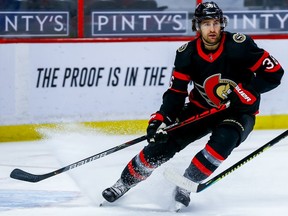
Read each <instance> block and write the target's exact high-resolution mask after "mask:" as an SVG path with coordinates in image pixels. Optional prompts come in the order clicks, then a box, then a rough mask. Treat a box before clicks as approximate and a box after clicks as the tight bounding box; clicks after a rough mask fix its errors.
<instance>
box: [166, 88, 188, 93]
mask: <svg viewBox="0 0 288 216" xmlns="http://www.w3.org/2000/svg"><path fill="white" fill-rule="evenodd" d="M169 89H170V90H171V91H174V92H177V93H182V94H188V91H179V90H177V89H174V88H169Z"/></svg>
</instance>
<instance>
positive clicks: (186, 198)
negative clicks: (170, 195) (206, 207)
mask: <svg viewBox="0 0 288 216" xmlns="http://www.w3.org/2000/svg"><path fill="white" fill-rule="evenodd" d="M190 193H191V192H190V191H188V190H185V189H183V188H180V187H178V186H177V187H176V189H175V196H174V199H175V202H176V204H175V208H176V209H175V210H176V211H179V210H180V209H182V208H183V207H187V206H188V205H189V203H190Z"/></svg>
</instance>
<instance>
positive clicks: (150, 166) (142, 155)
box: [139, 150, 155, 169]
mask: <svg viewBox="0 0 288 216" xmlns="http://www.w3.org/2000/svg"><path fill="white" fill-rule="evenodd" d="M139 158H140V161H141V163H142V164H143V165H144V166H145V167H148V168H150V169H154V168H155V167H154V166H152V165H151V164H150V163H148V162H147V161H146V159H145V157H144V153H143V150H142V151H141V152H140V154H139Z"/></svg>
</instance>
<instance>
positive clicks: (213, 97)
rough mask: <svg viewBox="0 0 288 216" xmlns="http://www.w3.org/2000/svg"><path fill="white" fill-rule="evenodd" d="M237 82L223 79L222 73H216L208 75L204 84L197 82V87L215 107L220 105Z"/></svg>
mask: <svg viewBox="0 0 288 216" xmlns="http://www.w3.org/2000/svg"><path fill="white" fill-rule="evenodd" d="M236 85H237V84H236V83H235V82H233V81H232V80H229V79H222V78H221V74H215V75H213V76H210V77H208V78H207V79H206V80H205V81H204V83H203V86H201V85H199V84H197V83H195V87H196V88H197V90H198V91H199V93H200V94H201V96H202V97H203V98H204V99H205V100H206V101H207V103H208V104H209V105H211V106H213V107H218V106H220V105H221V104H222V103H223V101H224V100H225V99H227V95H228V93H229V91H230V89H231V87H235V86H236Z"/></svg>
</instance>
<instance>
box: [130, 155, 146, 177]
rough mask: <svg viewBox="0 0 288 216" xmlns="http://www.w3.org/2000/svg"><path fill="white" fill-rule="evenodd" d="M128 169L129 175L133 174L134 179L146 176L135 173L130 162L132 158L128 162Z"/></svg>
mask: <svg viewBox="0 0 288 216" xmlns="http://www.w3.org/2000/svg"><path fill="white" fill-rule="evenodd" d="M127 166H128V170H129V173H130V175H131V176H133V177H134V178H136V179H139V180H144V179H146V177H144V176H142V175H140V174H139V173H137V172H136V171H135V169H134V167H133V164H132V160H131V161H130V162H129V163H128V165H127Z"/></svg>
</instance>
